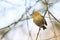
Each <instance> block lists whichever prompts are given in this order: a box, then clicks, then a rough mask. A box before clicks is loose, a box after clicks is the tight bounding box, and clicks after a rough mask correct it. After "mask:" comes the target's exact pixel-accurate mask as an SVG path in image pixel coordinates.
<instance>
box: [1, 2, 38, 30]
mask: <svg viewBox="0 0 60 40" xmlns="http://www.w3.org/2000/svg"><path fill="white" fill-rule="evenodd" d="M37 3H38V2H36V3H35V4H34V5H33V6H31V7H29V8H28V11H27V12H24V13H23V14H22V16H21V18H19V19H18V20H17V21H16V22H13V23H11V24H10V25H8V26H6V27H4V28H1V29H0V30H2V29H5V28H9V27H10V26H11V25H13V24H17V23H18V22H20V21H24V20H27V19H29V18H27V19H22V18H23V17H24V15H25V14H26V13H28V12H29V10H30V9H31V8H33V7H34V6H35V5H36V4H37Z"/></svg>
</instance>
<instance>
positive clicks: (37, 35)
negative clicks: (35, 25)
mask: <svg viewBox="0 0 60 40" xmlns="http://www.w3.org/2000/svg"><path fill="white" fill-rule="evenodd" d="M39 32H40V28H39V30H38V33H37V37H36V40H37V39H38V36H39Z"/></svg>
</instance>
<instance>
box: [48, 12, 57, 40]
mask: <svg viewBox="0 0 60 40" xmlns="http://www.w3.org/2000/svg"><path fill="white" fill-rule="evenodd" d="M48 15H49V19H50V21H51V23H52V26H53V31H54V34H55V37H56V39H55V40H57V36H56V32H55V28H54V25H53V22H52V19H51V17H50V14H49V11H48Z"/></svg>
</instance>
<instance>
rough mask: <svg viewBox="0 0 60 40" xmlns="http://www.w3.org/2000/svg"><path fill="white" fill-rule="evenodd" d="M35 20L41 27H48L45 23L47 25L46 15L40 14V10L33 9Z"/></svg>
mask: <svg viewBox="0 0 60 40" xmlns="http://www.w3.org/2000/svg"><path fill="white" fill-rule="evenodd" d="M32 18H33V22H34V23H35V24H36V25H37V26H38V27H40V28H43V30H45V29H46V27H45V26H44V25H47V23H46V20H45V19H44V16H42V15H41V14H40V12H39V11H33V13H32Z"/></svg>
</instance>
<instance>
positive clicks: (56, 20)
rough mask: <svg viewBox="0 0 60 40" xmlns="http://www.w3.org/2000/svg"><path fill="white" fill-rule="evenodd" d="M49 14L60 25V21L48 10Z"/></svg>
mask: <svg viewBox="0 0 60 40" xmlns="http://www.w3.org/2000/svg"><path fill="white" fill-rule="evenodd" d="M48 12H49V13H50V15H51V16H52V17H53V18H54V19H55V20H56V21H57V22H59V23H60V21H59V20H58V19H57V18H55V17H54V16H53V15H52V13H51V12H50V11H49V10H48Z"/></svg>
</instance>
